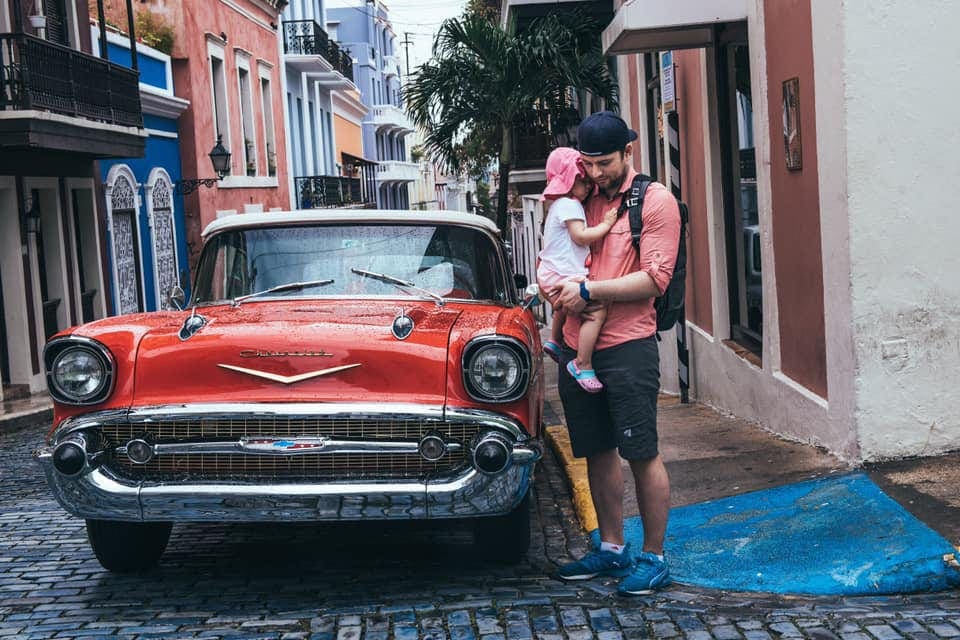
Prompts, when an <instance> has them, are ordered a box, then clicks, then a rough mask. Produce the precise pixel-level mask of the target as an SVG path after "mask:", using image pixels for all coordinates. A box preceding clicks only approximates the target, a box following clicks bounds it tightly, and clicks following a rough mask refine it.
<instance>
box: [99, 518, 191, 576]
mask: <svg viewBox="0 0 960 640" xmlns="http://www.w3.org/2000/svg"><path fill="white" fill-rule="evenodd" d="M172 528H173V523H172V522H120V521H116V520H87V538H88V539H89V540H90V547H91V548H92V549H93V553H94V554H95V555H96V556H97V560H99V561H100V564H101V566H103V568H104V569H106V570H107V571H114V572H116V573H129V572H132V571H142V570H144V569H149V568H151V567H153V566H155V565H156V564H157V562H158V561H159V560H160V556H161V555H163V551H164V549H166V548H167V541H168V540H169V539H170V530H171V529H172Z"/></svg>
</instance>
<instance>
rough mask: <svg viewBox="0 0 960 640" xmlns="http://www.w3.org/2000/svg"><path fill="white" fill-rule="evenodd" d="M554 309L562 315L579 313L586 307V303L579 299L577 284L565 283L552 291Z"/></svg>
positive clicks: (578, 285) (578, 286)
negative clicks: (558, 310) (562, 313)
mask: <svg viewBox="0 0 960 640" xmlns="http://www.w3.org/2000/svg"><path fill="white" fill-rule="evenodd" d="M554 292H555V293H554V297H555V299H556V302H555V303H554V305H553V306H554V308H555V309H560V310H561V311H563V312H564V313H580V312H581V311H583V309H584V307H586V306H587V301H586V300H584V299H583V298H581V297H580V283H579V282H565V283H563V285H561V286H559V287H557V288H555V289H554Z"/></svg>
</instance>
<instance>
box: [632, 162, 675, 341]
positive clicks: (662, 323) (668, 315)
mask: <svg viewBox="0 0 960 640" xmlns="http://www.w3.org/2000/svg"><path fill="white" fill-rule="evenodd" d="M651 182H653V178H651V177H650V176H645V175H642V174H640V175H637V176H636V177H635V178H634V179H633V184H632V185H630V194H629V195H628V196H626V197H624V198H623V201H622V202H621V203H620V215H623V212H624V211H629V215H630V235H631V236H632V241H633V248H634V249H636V251H637V255H639V254H640V232H641V231H643V216H642V215H641V212H642V211H643V196H644V195H645V194H646V193H647V187H649V186H650V183H651ZM677 206H678V208H679V209H680V246H679V247H678V248H677V262H676V264H675V265H674V267H673V275H672V276H671V277H670V283H669V284H668V285H667V288H666V290H665V291H664V292H663V295H661V296H658V297H657V298H656V299H655V300H654V301H653V308H654V310H655V311H656V312H657V331H658V332H660V331H669V330H670V329H672V328H673V326H674V325H675V324H677V322H678V321H679V320H680V317H681V316H682V314H683V305H684V301H685V299H686V290H687V242H686V239H687V218H688V214H687V205H686V204H685V203H683V202H680V201H679V200H678V201H677Z"/></svg>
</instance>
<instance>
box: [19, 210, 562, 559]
mask: <svg viewBox="0 0 960 640" xmlns="http://www.w3.org/2000/svg"><path fill="white" fill-rule="evenodd" d="M509 264H510V261H509V256H508V254H507V252H506V250H505V247H504V244H503V242H501V240H500V238H499V236H498V233H497V230H496V228H495V227H494V226H493V225H492V224H491V223H490V222H489V221H488V220H487V219H485V218H483V217H480V216H475V215H469V214H462V213H448V212H429V211H428V212H407V211H294V212H289V213H263V214H242V215H233V216H229V217H225V218H222V219H219V220H217V221H215V222H213V223H212V224H210V225H209V226H208V227H207V229H206V230H205V231H204V248H203V252H202V254H201V257H200V260H199V263H198V267H197V272H196V274H195V278H194V283H193V290H192V293H191V296H190V300H189V303H188V304H187V305H185V306H184V305H182V302H183V295H182V291H181V292H180V303H181V304H179V305H178V306H183V307H184V308H183V309H182V310H175V311H163V312H155V313H143V314H136V315H127V316H118V317H113V318H106V319H104V320H99V321H96V322H92V323H89V324H86V325H83V326H79V327H74V328H72V329H68V330H66V331H64V332H62V333H60V334H58V335H57V336H55V337H54V338H52V339H51V340H50V342H49V343H48V344H47V346H46V349H45V351H44V360H45V364H46V375H47V381H48V384H49V389H50V393H51V395H52V396H53V399H54V402H55V418H54V423H53V427H52V429H51V431H50V433H49V435H48V438H47V443H46V446H45V447H43V448H42V449H41V450H39V451H38V452H37V454H36V457H37V459H38V461H39V462H40V463H41V465H42V467H43V469H44V471H45V473H46V477H47V480H48V482H49V484H50V487H51V488H52V490H53V492H54V494H55V496H56V498H57V500H58V501H59V502H60V504H61V505H62V506H63V508H64V509H66V510H67V511H68V512H70V513H72V514H74V515H76V516H79V517H81V518H85V519H86V524H87V532H88V535H89V539H90V544H91V546H92V548H93V551H94V552H95V554H96V556H97V558H98V559H99V561H100V563H101V564H102V565H103V566H104V567H106V568H107V569H110V570H113V571H131V570H139V569H142V568H146V567H149V566H151V565H153V564H155V563H156V562H157V561H158V560H159V558H160V556H161V554H162V553H163V550H164V548H165V547H166V545H167V541H168V538H169V535H170V530H171V526H172V523H174V522H197V521H222V522H272V521H285V522H287V521H329V520H338V521H339V520H384V519H448V518H475V521H474V522H475V532H476V533H475V540H476V544H477V545H478V547H479V548H480V550H481V551H483V552H484V553H487V554H488V555H490V556H492V557H494V558H499V559H501V560H503V561H517V560H519V559H520V558H521V557H522V556H523V554H524V553H525V551H526V549H527V547H528V546H529V509H528V506H529V489H530V485H531V476H532V473H533V469H534V465H535V464H536V462H537V460H538V459H539V457H540V448H539V437H540V431H541V422H542V402H543V376H542V365H541V359H540V357H539V355H540V339H539V334H538V330H537V324H536V321H535V319H534V316H533V314H532V313H531V311H530V309H529V302H530V299H529V298H528V300H527V301H526V302H527V304H525V303H524V301H522V300H521V299H520V297H519V295H518V289H522V288H524V287H525V284H524V283H523V282H522V278H516V277H515V276H514V275H513V274H512V272H511V270H510V268H509ZM527 294H528V296H529V297H530V298H532V297H533V295H534V294H535V290H533V288H532V287H531V289H530V290H529V291H528V292H527Z"/></svg>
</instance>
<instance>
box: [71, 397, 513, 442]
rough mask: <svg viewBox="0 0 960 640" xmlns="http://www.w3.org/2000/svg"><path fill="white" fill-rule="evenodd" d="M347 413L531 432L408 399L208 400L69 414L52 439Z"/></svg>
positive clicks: (505, 420) (501, 419)
mask: <svg viewBox="0 0 960 640" xmlns="http://www.w3.org/2000/svg"><path fill="white" fill-rule="evenodd" d="M258 416H260V417H264V418H268V417H275V416H282V417H296V418H343V419H348V418H350V419H358V420H362V419H370V420H374V419H377V418H388V419H392V420H398V421H400V420H424V421H427V422H431V421H432V422H436V423H437V425H443V424H444V423H445V422H461V421H462V422H473V423H476V424H478V425H480V426H484V427H488V428H491V429H499V430H501V431H505V432H506V433H508V434H509V435H510V436H511V437H513V439H514V440H516V441H517V442H524V441H526V440H527V439H529V438H530V434H529V433H527V431H526V430H525V429H524V428H523V425H522V424H521V423H520V422H519V421H517V420H514V419H513V418H510V417H509V416H505V415H503V414H502V413H496V412H494V411H488V410H484V409H473V408H461V407H452V408H451V407H447V408H444V407H443V406H440V405H433V406H424V405H419V404H406V403H339V402H338V403H323V404H320V403H209V404H207V403H204V404H175V405H156V406H149V407H137V408H135V409H109V410H104V411H94V412H91V413H86V414H83V415H80V416H75V417H72V418H67V419H66V420H64V421H63V422H62V423H61V424H60V426H59V427H58V428H57V429H56V431H55V432H54V434H53V436H52V443H53V444H56V443H57V442H59V441H60V440H62V439H63V438H64V437H66V436H67V435H68V434H70V433H73V432H75V431H80V430H83V429H91V428H96V427H98V426H101V425H106V424H149V423H152V422H161V421H170V420H194V419H195V420H200V419H204V418H207V419H209V418H218V419H223V420H229V419H238V420H240V419H247V420H249V419H251V418H256V417H258Z"/></svg>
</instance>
